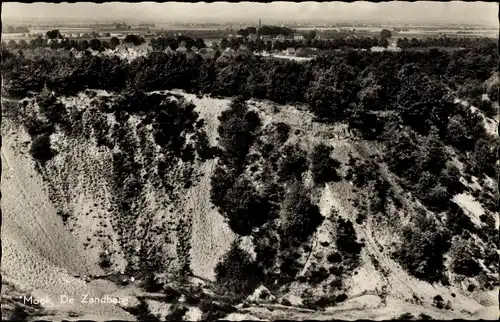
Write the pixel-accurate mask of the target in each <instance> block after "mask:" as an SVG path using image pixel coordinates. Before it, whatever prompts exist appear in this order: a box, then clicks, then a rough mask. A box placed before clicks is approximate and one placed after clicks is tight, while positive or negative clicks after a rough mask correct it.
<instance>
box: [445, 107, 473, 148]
mask: <svg viewBox="0 0 500 322" xmlns="http://www.w3.org/2000/svg"><path fill="white" fill-rule="evenodd" d="M467 134H468V129H467V126H466V124H465V122H464V119H463V118H462V116H460V115H459V114H456V115H453V116H452V117H451V118H450V120H449V122H448V125H447V129H446V139H447V141H448V142H449V143H450V144H451V145H453V146H454V147H456V148H457V149H459V150H462V151H466V150H469V149H470V140H469V138H468V137H467Z"/></svg>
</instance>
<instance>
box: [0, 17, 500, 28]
mask: <svg viewBox="0 0 500 322" xmlns="http://www.w3.org/2000/svg"><path fill="white" fill-rule="evenodd" d="M2 20H3V22H4V24H5V23H6V22H8V23H27V22H31V23H32V24H39V23H55V22H64V23H79V24H92V23H153V24H167V23H173V24H175V23H178V24H186V23H198V24H204V23H210V24H239V25H242V24H248V23H258V21H259V17H257V18H255V19H244V20H242V19H239V20H237V21H235V20H225V19H217V20H214V19H206V20H201V19H193V20H190V19H183V20H170V19H169V20H158V19H151V20H144V19H130V18H118V17H117V18H109V19H83V18H68V17H66V18H51V17H23V18H7V17H5V18H3V19H2ZM262 22H263V24H265V23H266V22H267V23H268V24H293V23H308V24H338V23H368V24H384V23H388V24H391V23H398V24H419V25H422V24H424V25H425V24H439V25H464V24H465V25H466V26H484V27H495V26H494V25H493V24H491V23H479V22H478V21H474V22H472V21H454V22H450V21H439V20H427V21H424V20H406V19H397V18H393V19H375V18H374V19H335V20H328V19H315V20H312V19H305V18H302V19H301V18H297V19H287V20H273V19H262ZM499 29H500V28H499Z"/></svg>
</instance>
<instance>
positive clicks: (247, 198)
mask: <svg viewBox="0 0 500 322" xmlns="http://www.w3.org/2000/svg"><path fill="white" fill-rule="evenodd" d="M222 210H223V214H224V215H225V216H226V217H227V218H228V219H229V227H231V229H232V230H233V231H234V232H235V233H237V234H238V235H242V236H245V235H249V234H251V233H252V230H253V228H255V227H260V226H262V225H263V224H264V223H265V222H266V221H267V219H268V217H269V213H270V210H271V209H270V205H269V203H268V201H267V200H266V199H265V198H262V197H261V196H260V195H259V193H258V192H257V191H256V190H255V188H254V187H253V186H252V185H251V184H250V182H249V181H247V180H239V181H238V182H236V184H235V185H234V186H233V187H231V188H230V189H229V190H228V191H227V193H226V196H225V204H224V205H223V207H222Z"/></svg>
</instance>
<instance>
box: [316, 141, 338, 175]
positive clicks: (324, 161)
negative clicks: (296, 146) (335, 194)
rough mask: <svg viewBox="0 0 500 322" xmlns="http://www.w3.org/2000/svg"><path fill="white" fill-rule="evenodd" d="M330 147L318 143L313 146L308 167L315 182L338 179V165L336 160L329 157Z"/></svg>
mask: <svg viewBox="0 0 500 322" xmlns="http://www.w3.org/2000/svg"><path fill="white" fill-rule="evenodd" d="M331 150H332V149H331V148H330V147H328V146H326V145H324V144H319V145H317V146H316V147H315V148H314V151H313V152H312V155H311V161H310V164H311V165H310V169H311V172H312V175H313V180H314V182H315V183H316V184H323V183H326V182H330V181H338V180H340V176H339V175H338V174H337V171H336V168H337V167H338V166H339V165H340V163H339V162H338V161H337V160H334V159H332V158H330V152H331Z"/></svg>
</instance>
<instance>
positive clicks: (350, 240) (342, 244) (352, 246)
mask: <svg viewBox="0 0 500 322" xmlns="http://www.w3.org/2000/svg"><path fill="white" fill-rule="evenodd" d="M337 225H338V226H337V240H336V245H337V249H338V250H339V252H340V253H341V254H343V255H344V256H342V257H343V259H344V261H343V262H350V263H352V264H356V263H357V262H358V260H359V255H360V253H361V249H362V248H363V244H362V243H358V242H357V239H358V238H357V236H356V231H355V230H354V226H353V224H352V222H351V221H349V220H345V219H343V218H341V217H340V218H338V219H337ZM350 263H347V266H349V264H350Z"/></svg>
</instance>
